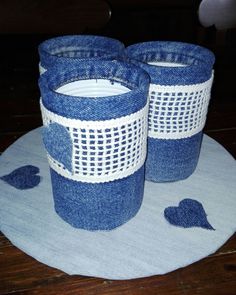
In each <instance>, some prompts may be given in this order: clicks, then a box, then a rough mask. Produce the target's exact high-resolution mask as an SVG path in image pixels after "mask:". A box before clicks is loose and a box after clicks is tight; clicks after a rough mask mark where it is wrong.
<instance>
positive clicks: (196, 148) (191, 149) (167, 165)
mask: <svg viewBox="0 0 236 295" xmlns="http://www.w3.org/2000/svg"><path fill="white" fill-rule="evenodd" d="M201 142H202V132H199V133H197V134H195V135H193V136H191V137H188V138H183V139H155V138H152V137H149V138H148V154H147V159H146V171H145V178H146V179H147V180H150V181H154V182H167V181H176V180H182V179H185V178H187V177H188V176H189V175H191V174H192V173H193V172H194V170H195V168H196V166H197V162H198V157H199V153H200V148H201Z"/></svg>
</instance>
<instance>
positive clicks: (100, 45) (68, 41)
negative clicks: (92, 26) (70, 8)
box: [38, 35, 125, 73]
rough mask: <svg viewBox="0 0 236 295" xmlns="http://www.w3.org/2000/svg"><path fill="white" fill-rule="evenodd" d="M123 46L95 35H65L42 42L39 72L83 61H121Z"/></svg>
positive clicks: (117, 41) (39, 48)
mask: <svg viewBox="0 0 236 295" xmlns="http://www.w3.org/2000/svg"><path fill="white" fill-rule="evenodd" d="M124 49H125V47H124V44H123V43H122V42H120V41H119V40H116V39H113V38H109V37H103V36H96V35H65V36H60V37H55V38H51V39H48V40H45V41H43V42H42V43H41V44H40V45H39V47H38V51H39V56H40V66H39V68H40V72H41V73H42V72H44V71H45V70H47V69H49V68H51V67H52V66H54V65H56V64H61V63H64V64H65V65H67V66H70V65H73V63H74V62H75V61H81V60H85V59H88V58H89V59H93V60H97V59H99V60H100V59H108V60H112V59H123V56H124Z"/></svg>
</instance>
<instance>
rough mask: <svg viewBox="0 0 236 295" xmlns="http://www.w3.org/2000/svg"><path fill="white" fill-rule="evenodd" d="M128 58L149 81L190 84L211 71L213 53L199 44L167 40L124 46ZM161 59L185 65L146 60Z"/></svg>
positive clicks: (207, 75)
mask: <svg viewBox="0 0 236 295" xmlns="http://www.w3.org/2000/svg"><path fill="white" fill-rule="evenodd" d="M126 54H127V57H128V59H129V60H131V61H132V62H134V63H136V64H138V65H139V66H140V67H142V68H143V69H144V70H145V71H147V72H148V74H149V75H150V78H151V83H153V84H158V85H189V84H196V83H202V82H204V81H206V80H208V79H209V78H210V77H211V74H212V67H213V65H214V62H215V56H214V54H213V53H212V52H211V51H210V50H208V49H206V48H204V47H201V46H198V45H194V44H189V43H182V42H169V41H151V42H144V43H137V44H134V45H131V46H129V47H127V48H126ZM155 61H163V62H173V63H180V64H185V65H187V66H186V67H178V66H177V67H165V66H154V65H149V64H148V62H155Z"/></svg>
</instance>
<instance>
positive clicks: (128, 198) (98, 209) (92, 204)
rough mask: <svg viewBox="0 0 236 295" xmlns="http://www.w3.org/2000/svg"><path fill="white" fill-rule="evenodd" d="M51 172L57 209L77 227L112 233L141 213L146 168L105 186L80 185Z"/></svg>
mask: <svg viewBox="0 0 236 295" xmlns="http://www.w3.org/2000/svg"><path fill="white" fill-rule="evenodd" d="M50 171H51V179H52V190H53V196H54V205H55V210H56V212H57V213H58V215H59V216H60V217H61V218H62V219H63V220H65V221H66V222H67V223H69V224H71V225H72V226H74V227H77V228H82V229H86V230H111V229H113V228H116V227H117V226H120V225H122V224H123V223H125V222H127V221H128V220H130V219H131V218H132V217H133V216H135V215H136V213H137V212H138V210H139V208H140V206H141V204H142V200H143V189H144V165H143V166H142V168H140V169H139V170H138V171H136V172H135V173H134V174H132V175H130V176H128V177H126V178H123V179H120V180H114V181H112V182H107V183H104V184H100V183H95V184H89V183H82V182H76V181H73V180H70V179H67V178H64V177H63V176H61V175H59V174H58V173H57V172H56V171H54V170H53V169H50Z"/></svg>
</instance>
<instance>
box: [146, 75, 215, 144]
mask: <svg viewBox="0 0 236 295" xmlns="http://www.w3.org/2000/svg"><path fill="white" fill-rule="evenodd" d="M212 81H213V74H212V76H211V78H210V79H209V80H207V81H205V82H204V83H199V84H194V85H184V86H164V85H156V84H151V85H150V88H149V98H150V106H149V115H148V136H149V137H152V138H159V139H180V138H186V137H190V136H192V135H194V134H196V133H198V132H200V131H201V130H202V129H203V127H204V125H205V122H206V115H207V110H208V104H209V100H210V92H211V85H212Z"/></svg>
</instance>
